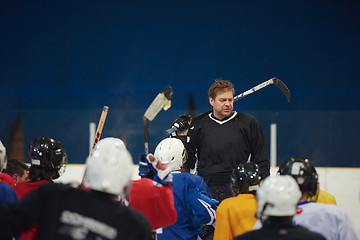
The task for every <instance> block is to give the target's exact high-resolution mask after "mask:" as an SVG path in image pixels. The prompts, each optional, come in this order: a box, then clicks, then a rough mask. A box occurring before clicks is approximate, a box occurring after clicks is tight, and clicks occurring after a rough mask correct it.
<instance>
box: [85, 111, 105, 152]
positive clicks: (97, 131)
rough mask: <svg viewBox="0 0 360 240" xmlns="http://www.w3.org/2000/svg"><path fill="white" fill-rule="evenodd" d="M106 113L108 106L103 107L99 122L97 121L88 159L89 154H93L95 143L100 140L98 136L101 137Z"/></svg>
mask: <svg viewBox="0 0 360 240" xmlns="http://www.w3.org/2000/svg"><path fill="white" fill-rule="evenodd" d="M108 111H109V107H108V106H104V107H103V110H102V112H101V116H100V120H99V123H98V126H97V129H96V134H95V138H94V142H93V145H92V147H91V150H90V153H89V157H90V156H91V154H92V152H93V150H94V147H95V145H96V144H97V142H98V141H99V139H100V136H101V133H102V130H103V127H104V124H105V120H106V116H107V113H108Z"/></svg>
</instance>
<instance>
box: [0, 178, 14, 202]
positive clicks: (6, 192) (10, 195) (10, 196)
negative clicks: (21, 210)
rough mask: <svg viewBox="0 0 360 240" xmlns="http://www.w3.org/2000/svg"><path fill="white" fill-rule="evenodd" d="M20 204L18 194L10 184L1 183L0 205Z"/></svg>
mask: <svg viewBox="0 0 360 240" xmlns="http://www.w3.org/2000/svg"><path fill="white" fill-rule="evenodd" d="M14 202H18V198H17V196H16V193H15V191H14V189H12V187H10V186H9V185H8V184H6V183H3V182H0V204H4V203H14Z"/></svg>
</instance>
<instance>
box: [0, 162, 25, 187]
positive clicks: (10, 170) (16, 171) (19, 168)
mask: <svg viewBox="0 0 360 240" xmlns="http://www.w3.org/2000/svg"><path fill="white" fill-rule="evenodd" d="M29 170H30V169H29V167H28V166H27V165H26V164H25V163H23V162H20V161H19V160H17V159H10V160H8V161H7V165H6V169H4V171H3V172H2V173H1V175H0V180H1V181H3V179H6V181H7V182H6V183H8V184H9V185H10V186H11V187H12V188H14V187H15V185H16V184H18V183H19V182H24V181H27V180H29V179H28V177H29Z"/></svg>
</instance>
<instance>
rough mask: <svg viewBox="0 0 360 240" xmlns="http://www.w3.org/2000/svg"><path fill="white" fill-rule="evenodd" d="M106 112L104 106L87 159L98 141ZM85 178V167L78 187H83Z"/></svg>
mask: <svg viewBox="0 0 360 240" xmlns="http://www.w3.org/2000/svg"><path fill="white" fill-rule="evenodd" d="M108 111H109V107H108V106H104V107H103V110H102V112H101V116H100V120H99V123H98V126H97V129H96V133H95V137H94V141H93V145H92V147H91V149H90V153H89V157H90V156H91V155H92V153H93V150H94V148H95V145H96V144H97V142H98V141H99V139H100V136H101V133H102V130H103V128H104V124H105V120H106V116H107V113H108ZM85 176H86V166H85V171H84V175H83V178H82V180H81V184H80V186H83V185H84V182H85Z"/></svg>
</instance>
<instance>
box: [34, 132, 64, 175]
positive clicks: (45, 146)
mask: <svg viewBox="0 0 360 240" xmlns="http://www.w3.org/2000/svg"><path fill="white" fill-rule="evenodd" d="M29 155H30V160H31V167H34V168H43V169H47V170H50V171H53V170H57V171H58V173H57V175H56V176H55V177H54V178H53V179H56V178H58V177H60V175H61V174H62V173H63V172H64V171H65V165H66V163H67V155H66V152H65V149H64V147H63V145H62V144H61V143H60V142H58V141H56V140H54V139H52V138H45V137H37V138H35V139H34V140H33V141H32V142H31V144H30V146H29Z"/></svg>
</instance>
